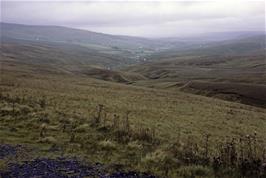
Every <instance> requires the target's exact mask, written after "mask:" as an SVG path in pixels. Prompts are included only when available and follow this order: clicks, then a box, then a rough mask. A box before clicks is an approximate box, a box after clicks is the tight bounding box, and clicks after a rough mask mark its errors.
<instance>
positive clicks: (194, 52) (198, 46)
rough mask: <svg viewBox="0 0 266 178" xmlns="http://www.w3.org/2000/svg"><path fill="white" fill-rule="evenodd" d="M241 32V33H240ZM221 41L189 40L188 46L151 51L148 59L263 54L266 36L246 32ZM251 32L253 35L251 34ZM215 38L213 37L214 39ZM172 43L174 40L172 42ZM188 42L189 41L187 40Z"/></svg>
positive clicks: (265, 49)
mask: <svg viewBox="0 0 266 178" xmlns="http://www.w3.org/2000/svg"><path fill="white" fill-rule="evenodd" d="M241 34H242V33H241ZM247 34H248V35H246V36H245V35H243V34H242V35H240V34H239V36H238V38H237V37H235V38H233V39H229V40H222V41H204V40H202V41H191V42H190V45H189V46H184V47H183V48H180V47H177V48H172V49H168V50H164V51H160V52H157V53H153V54H152V55H150V56H149V57H148V60H151V61H154V60H169V59H171V60H172V59H175V58H178V57H188V56H196V57H198V56H214V55H215V56H243V55H252V56H253V55H258V54H259V55H264V54H265V51H266V48H265V41H266V36H265V34H263V33H259V32H257V33H254V34H253V33H247ZM252 34H253V35H252ZM215 39H217V38H213V40H215ZM173 43H174V42H173ZM187 43H189V41H187Z"/></svg>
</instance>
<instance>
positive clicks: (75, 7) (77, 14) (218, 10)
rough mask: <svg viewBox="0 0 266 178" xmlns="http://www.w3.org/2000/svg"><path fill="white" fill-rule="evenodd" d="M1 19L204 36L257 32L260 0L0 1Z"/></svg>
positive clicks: (159, 34)
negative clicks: (131, 0) (171, 0)
mask: <svg viewBox="0 0 266 178" xmlns="http://www.w3.org/2000/svg"><path fill="white" fill-rule="evenodd" d="M1 5H2V7H1V11H2V14H1V21H2V22H10V23H21V24H34V25H59V26H67V27H74V28H81V29H87V30H91V31H97V32H103V33H109V34H120V35H131V36H144V37H170V36H183V35H190V34H196V33H205V32H222V31H263V30H264V29H265V2H264V0H258V1H245V0H242V1H232V0H231V2H230V1H226V0H221V1H205V2H203V1H183V2H181V1H176V2H170V1H168V2H165V1H156V2H154V1H153V2H151V1H142V2H121V1H109V2H108V1H102V2H96V1H90V2H88V1H80V2H77V1H73V2H71V1H64V2H60V1H57V2H51V1H43V2H40V1H38V2H30V1H12V0H9V1H2V4H1Z"/></svg>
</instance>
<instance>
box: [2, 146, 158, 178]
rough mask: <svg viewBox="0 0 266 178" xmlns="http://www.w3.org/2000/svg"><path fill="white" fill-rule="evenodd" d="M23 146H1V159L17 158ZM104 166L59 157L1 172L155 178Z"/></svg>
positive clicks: (6, 177)
mask: <svg viewBox="0 0 266 178" xmlns="http://www.w3.org/2000/svg"><path fill="white" fill-rule="evenodd" d="M19 149H21V146H20V145H18V146H11V145H7V144H2V145H0V159H4V158H6V157H12V156H16V154H17V152H18V150H19ZM103 167H104V165H102V164H99V163H97V164H92V165H88V164H84V163H82V162H81V161H78V160H77V159H75V158H64V157H58V158H55V159H51V158H36V159H33V160H30V161H23V162H21V163H9V164H8V165H7V169H6V170H4V171H0V177H2V178H33V177H34V178H36V177H38V178H83V177H97V178H98V177H99V178H155V177H154V176H152V175H149V174H147V173H137V172H134V171H132V172H123V171H121V172H120V171H117V172H111V173H110V172H108V171H106V170H105V169H103Z"/></svg>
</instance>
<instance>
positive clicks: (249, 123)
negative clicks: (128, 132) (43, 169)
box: [0, 71, 266, 177]
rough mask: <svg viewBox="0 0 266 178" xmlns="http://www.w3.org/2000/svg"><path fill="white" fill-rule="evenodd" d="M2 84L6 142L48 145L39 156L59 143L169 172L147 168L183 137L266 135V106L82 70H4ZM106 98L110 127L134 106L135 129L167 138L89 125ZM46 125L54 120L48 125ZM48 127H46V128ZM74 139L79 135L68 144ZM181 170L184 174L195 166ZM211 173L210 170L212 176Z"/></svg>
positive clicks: (215, 139)
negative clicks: (68, 127)
mask: <svg viewBox="0 0 266 178" xmlns="http://www.w3.org/2000/svg"><path fill="white" fill-rule="evenodd" d="M0 89H1V95H3V96H4V98H6V99H5V100H1V102H0V105H1V117H0V118H1V119H0V123H1V131H0V141H1V142H2V143H10V144H24V145H30V146H33V147H36V146H37V147H39V148H41V152H40V153H36V154H37V155H46V154H51V153H50V152H49V153H48V152H47V150H49V149H50V147H51V146H52V145H57V146H59V147H60V148H61V149H63V150H61V151H62V152H63V153H64V154H71V155H74V156H82V155H84V156H83V157H85V158H87V159H89V160H92V161H99V162H103V163H108V164H118V163H119V164H122V165H124V166H125V168H130V169H137V170H144V171H147V170H148V171H152V173H155V174H158V175H162V172H161V170H162V169H163V168H161V167H160V168H158V169H157V168H151V167H146V166H145V165H146V162H147V161H149V160H150V159H152V160H156V159H157V158H156V156H158V155H159V156H158V157H160V158H161V157H164V156H163V154H164V153H162V154H161V153H160V150H163V149H164V148H166V147H168V146H169V145H171V144H174V143H175V142H176V141H177V140H179V139H181V140H184V142H185V141H186V140H187V138H191V140H194V141H195V142H197V143H202V142H204V140H203V138H204V135H206V134H210V150H212V149H214V145H216V143H219V142H221V141H223V140H226V139H227V138H232V137H235V138H239V137H241V136H243V135H247V134H253V133H254V132H256V134H257V139H258V141H259V143H260V145H263V144H265V140H266V135H265V130H266V110H265V109H262V108H256V107H251V106H247V105H242V104H238V103H233V102H227V101H222V100H219V99H213V98H207V97H204V96H195V95H191V94H186V93H182V92H174V91H165V90H159V89H148V88H144V87H132V86H127V85H122V84H114V83H111V82H104V81H100V80H94V79H88V78H82V77H79V78H77V77H75V76H63V75H45V76H44V75H34V77H27V75H26V74H25V73H24V74H23V73H19V72H18V73H16V72H12V71H4V72H3V73H2V74H1V85H0ZM16 97H19V98H23V99H20V100H23V101H24V102H25V104H23V102H20V103H16V102H13V103H12V102H10V101H8V100H9V99H10V98H11V99H12V98H13V99H15V98H16ZM8 98H9V99H8ZM21 103H22V104H21ZM99 104H100V105H103V108H104V113H105V116H104V118H105V119H106V125H108V124H109V125H110V124H111V123H112V122H113V120H112V118H113V115H114V114H117V115H119V116H120V118H121V119H123V118H125V117H126V113H127V112H128V111H129V112H130V113H129V116H128V118H129V124H130V127H131V128H132V129H133V130H134V129H135V130H138V128H139V127H142V128H149V129H150V130H154V131H155V132H154V133H153V137H155V138H156V140H160V144H158V143H154V142H152V143H149V142H148V143H146V142H144V141H141V140H140V141H138V140H133V139H132V140H131V139H130V141H129V142H123V141H118V140H117V139H114V137H112V135H111V133H112V132H108V127H105V126H104V127H100V128H99V127H98V126H95V127H91V126H89V125H91V120H92V119H93V118H94V117H95V115H97V107H99ZM10 113H11V114H10ZM12 113H13V115H12ZM16 113H19V114H16ZM41 119H43V120H45V119H47V120H48V121H43V120H42V121H40V120H41ZM61 119H68V120H70V121H69V122H73V123H75V124H76V126H75V128H74V130H75V135H74V136H73V135H71V133H73V132H70V131H66V132H63V131H62V128H61V125H60V123H62V122H61ZM43 123H45V124H46V125H45V126H43ZM86 124H87V125H86ZM43 127H45V133H41V132H42V129H43ZM42 134H44V135H42ZM72 137H73V140H75V141H73V143H70V144H66V143H68V141H69V140H72ZM70 142H71V141H70ZM48 148H49V149H48ZM132 150H133V151H132ZM158 152H159V153H158ZM214 152H215V150H214ZM154 154H155V155H156V156H154ZM135 159H136V160H135ZM134 160H135V161H134ZM155 162H156V161H155ZM159 162H160V161H159ZM180 169H181V170H179V173H180V171H181V172H182V169H190V168H180ZM195 169H197V168H195ZM200 169H201V168H200ZM202 169H204V168H202ZM183 171H185V172H186V171H190V170H183ZM208 171H209V170H207V171H206V170H205V173H206V172H207V173H206V176H207V175H209V173H208ZM173 172H174V173H167V175H168V176H170V177H171V176H173V177H175V176H177V173H176V171H173ZM179 173H178V175H182V174H181V173H180V174H179ZM165 174H166V173H165Z"/></svg>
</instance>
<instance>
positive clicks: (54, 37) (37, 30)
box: [0, 23, 158, 49]
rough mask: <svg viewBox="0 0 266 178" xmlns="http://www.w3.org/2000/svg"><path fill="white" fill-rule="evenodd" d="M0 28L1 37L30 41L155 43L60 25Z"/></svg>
mask: <svg viewBox="0 0 266 178" xmlns="http://www.w3.org/2000/svg"><path fill="white" fill-rule="evenodd" d="M0 28H1V36H2V37H7V38H14V39H23V40H31V41H46V42H65V43H71V44H80V45H85V46H86V45H96V46H97V45H99V46H105V47H113V48H127V49H132V48H133V49H136V48H151V47H154V43H156V42H155V41H153V40H150V39H145V38H140V37H129V36H118V35H108V34H103V33H96V32H91V31H87V30H80V29H73V28H68V27H60V26H35V25H34V26H33V25H21V24H11V23H0ZM157 44H158V43H157Z"/></svg>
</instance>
